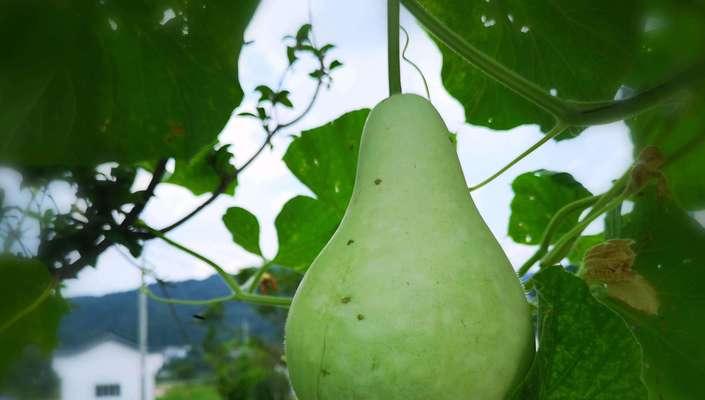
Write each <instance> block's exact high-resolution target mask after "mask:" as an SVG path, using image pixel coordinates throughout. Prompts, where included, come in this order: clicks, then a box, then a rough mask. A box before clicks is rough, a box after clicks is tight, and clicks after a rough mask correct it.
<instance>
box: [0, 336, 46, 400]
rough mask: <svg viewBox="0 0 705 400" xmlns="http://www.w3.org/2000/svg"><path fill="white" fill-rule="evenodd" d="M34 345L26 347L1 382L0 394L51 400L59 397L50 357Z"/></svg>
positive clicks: (24, 398) (20, 399)
mask: <svg viewBox="0 0 705 400" xmlns="http://www.w3.org/2000/svg"><path fill="white" fill-rule="evenodd" d="M43 353H45V352H43V351H41V350H40V349H39V348H37V347H36V346H29V347H26V348H25V349H24V351H23V353H22V355H21V358H20V359H19V360H18V361H17V362H15V363H14V364H13V365H12V367H11V368H10V370H9V371H8V373H7V375H6V376H5V379H4V381H3V382H0V395H5V396H10V397H11V398H14V399H17V400H53V399H58V398H59V377H58V376H57V375H56V373H55V372H54V370H53V369H52V367H51V358H50V357H47V354H43Z"/></svg>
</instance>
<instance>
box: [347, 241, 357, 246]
mask: <svg viewBox="0 0 705 400" xmlns="http://www.w3.org/2000/svg"><path fill="white" fill-rule="evenodd" d="M353 243H355V241H354V240H352V239H350V240H348V242H347V243H346V245H347V246H350V245H351V244H353Z"/></svg>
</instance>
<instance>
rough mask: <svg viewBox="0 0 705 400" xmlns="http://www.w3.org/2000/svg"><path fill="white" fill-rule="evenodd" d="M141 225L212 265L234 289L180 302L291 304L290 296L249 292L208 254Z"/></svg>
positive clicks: (143, 226) (167, 241)
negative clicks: (213, 295) (235, 301)
mask: <svg viewBox="0 0 705 400" xmlns="http://www.w3.org/2000/svg"><path fill="white" fill-rule="evenodd" d="M140 225H141V226H142V228H144V229H145V230H147V231H148V232H150V233H151V234H153V235H154V236H155V237H158V238H160V239H161V240H163V241H165V242H166V243H168V244H169V245H171V246H172V247H175V248H177V249H179V250H181V251H183V252H184V253H186V254H189V255H191V256H192V257H194V258H196V259H199V260H201V261H203V262H204V263H206V264H208V265H209V266H211V267H212V268H213V269H214V270H215V271H216V273H217V274H218V276H220V277H221V279H223V281H224V282H225V284H226V285H227V286H228V287H229V288H230V290H231V291H232V294H231V296H226V297H220V298H216V299H213V300H178V301H181V302H182V303H178V304H189V303H183V301H205V302H206V303H198V304H209V303H211V302H217V301H225V300H239V301H244V302H247V303H254V304H260V305H270V306H283V307H286V306H288V305H289V304H291V298H289V297H279V296H265V295H259V294H254V293H247V292H245V291H243V290H242V288H241V287H240V284H239V283H238V282H237V281H236V280H235V278H234V277H233V276H232V275H230V274H229V273H228V272H227V271H225V270H224V269H223V268H222V267H221V266H220V265H218V264H217V263H216V262H214V261H213V260H211V259H209V258H208V257H206V256H204V255H202V254H200V253H198V252H196V251H194V250H191V249H190V248H188V247H186V246H184V245H182V244H180V243H177V242H176V241H174V240H172V239H170V238H168V237H166V235H164V234H163V233H161V232H159V231H158V230H156V229H153V228H151V227H149V226H147V225H146V224H143V223H142V224H140ZM155 296H156V295H155ZM156 297H159V296H156ZM153 298H154V297H153ZM166 300H169V301H171V302H173V301H177V300H175V299H166ZM169 301H167V302H169Z"/></svg>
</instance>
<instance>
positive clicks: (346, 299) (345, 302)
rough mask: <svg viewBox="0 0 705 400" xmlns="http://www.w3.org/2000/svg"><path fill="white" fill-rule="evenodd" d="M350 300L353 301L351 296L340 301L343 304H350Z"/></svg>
mask: <svg viewBox="0 0 705 400" xmlns="http://www.w3.org/2000/svg"><path fill="white" fill-rule="evenodd" d="M350 300H352V298H351V297H350V296H345V297H343V298H342V299H340V302H341V303H343V304H348V303H350Z"/></svg>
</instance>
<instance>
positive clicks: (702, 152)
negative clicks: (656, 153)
mask: <svg viewBox="0 0 705 400" xmlns="http://www.w3.org/2000/svg"><path fill="white" fill-rule="evenodd" d="M704 110H705V87H701V88H700V90H699V91H693V92H692V93H690V94H689V95H688V96H686V97H685V99H683V100H681V101H679V102H675V103H670V104H666V105H663V106H661V107H658V108H654V109H653V110H650V111H647V112H645V113H643V114H641V115H639V116H637V117H635V118H632V119H631V120H630V121H629V126H630V128H631V135H632V140H633V141H634V151H635V154H639V152H640V151H641V149H643V148H644V147H645V146H648V145H651V146H656V147H657V148H658V149H659V150H660V152H661V153H662V154H663V156H664V157H665V159H666V160H667V164H666V165H665V166H664V168H663V172H664V173H665V175H666V178H667V180H668V186H669V187H670V189H671V191H672V192H673V195H674V196H675V198H676V200H677V201H678V202H679V203H680V204H681V206H682V207H685V208H687V209H690V210H696V209H702V208H705V178H703V171H705V112H703V111H704Z"/></svg>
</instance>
